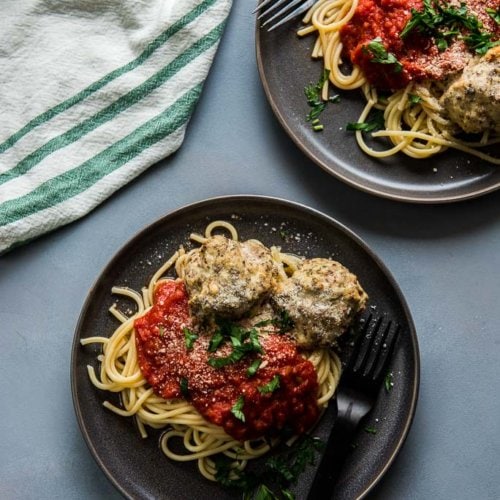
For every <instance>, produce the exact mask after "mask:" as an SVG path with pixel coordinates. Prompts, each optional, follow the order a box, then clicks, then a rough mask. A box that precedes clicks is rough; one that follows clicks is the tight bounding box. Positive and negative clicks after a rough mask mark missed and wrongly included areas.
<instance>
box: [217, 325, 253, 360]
mask: <svg viewBox="0 0 500 500" xmlns="http://www.w3.org/2000/svg"><path fill="white" fill-rule="evenodd" d="M220 334H221V335H222V340H225V339H226V338H228V340H230V342H231V344H232V346H233V350H232V351H231V353H230V354H229V355H228V356H220V357H211V358H208V364H209V365H210V366H212V367H213V368H223V367H224V366H227V365H231V364H233V363H236V362H237V361H239V360H240V359H242V358H243V357H244V356H246V355H248V354H252V353H256V352H257V353H260V354H262V352H263V350H262V346H261V344H260V341H259V335H258V332H257V330H256V329H255V328H252V329H250V330H248V329H246V328H243V327H241V326H239V325H235V324H233V323H226V324H225V325H224V327H223V328H221V330H220ZM212 339H213V337H212ZM222 340H221V341H220V342H218V341H217V342H218V343H217V342H215V343H214V344H217V346H218V345H220V343H221V342H222ZM208 350H209V351H210V345H209V349H208ZM214 350H215V349H214ZM211 352H213V351H211Z"/></svg>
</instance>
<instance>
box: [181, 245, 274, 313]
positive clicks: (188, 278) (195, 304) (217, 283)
mask: <svg viewBox="0 0 500 500" xmlns="http://www.w3.org/2000/svg"><path fill="white" fill-rule="evenodd" d="M183 279H184V281H185V284H186V289H187V292H188V294H189V306H190V308H191V312H192V313H193V315H194V316H195V317H196V318H197V319H198V320H203V319H207V318H213V317H215V316H220V317H223V318H230V319H236V318H239V317H241V316H242V315H243V314H245V313H246V312H247V311H249V310H250V309H251V308H252V307H253V306H255V305H257V304H259V303H261V302H262V301H263V300H264V299H266V298H267V297H268V296H269V294H270V292H271V290H272V289H273V288H274V286H275V284H276V280H277V269H276V265H275V262H274V260H273V258H272V256H271V251H270V249H268V248H267V247H265V246H264V245H263V244H262V243H260V242H258V241H256V240H248V241H245V242H243V243H240V242H238V241H234V240H231V239H228V238H225V237H224V236H214V237H213V238H210V239H208V240H207V241H206V242H205V243H203V245H202V246H201V247H200V248H197V249H196V250H193V251H192V252H191V253H190V254H188V255H187V258H186V262H185V266H184V272H183Z"/></svg>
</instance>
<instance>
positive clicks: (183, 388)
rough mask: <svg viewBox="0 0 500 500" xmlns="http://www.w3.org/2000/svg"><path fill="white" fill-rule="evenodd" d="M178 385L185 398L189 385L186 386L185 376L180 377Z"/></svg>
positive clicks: (187, 394) (187, 395)
mask: <svg viewBox="0 0 500 500" xmlns="http://www.w3.org/2000/svg"><path fill="white" fill-rule="evenodd" d="M179 387H180V390H181V394H182V395H183V396H184V397H185V398H186V399H187V398H188V397H189V387H188V379H187V378H186V377H182V378H181V379H180V380H179Z"/></svg>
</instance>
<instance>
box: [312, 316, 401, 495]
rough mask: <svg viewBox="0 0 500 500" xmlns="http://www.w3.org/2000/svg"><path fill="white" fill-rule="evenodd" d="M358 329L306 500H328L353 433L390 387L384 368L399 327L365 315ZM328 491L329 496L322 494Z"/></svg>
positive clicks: (348, 449)
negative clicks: (331, 425)
mask: <svg viewBox="0 0 500 500" xmlns="http://www.w3.org/2000/svg"><path fill="white" fill-rule="evenodd" d="M360 323H361V328H360V332H359V334H358V335H357V336H356V337H355V340H354V346H353V348H352V350H351V353H350V354H349V355H348V361H347V363H346V365H345V368H344V370H343V372H342V377H341V379H340V383H339V386H338V388H337V393H336V401H335V400H334V401H332V402H331V404H334V405H335V404H336V405H337V419H336V420H335V423H334V426H333V429H332V431H331V433H330V436H329V438H328V443H327V445H326V448H325V453H324V454H323V456H322V458H321V462H320V464H319V467H318V469H317V472H316V475H315V478H314V481H313V483H312V486H311V489H310V491H309V495H308V500H318V499H326V498H332V497H333V496H334V492H333V491H332V487H333V484H334V483H335V481H336V480H337V479H338V476H339V473H340V471H341V469H342V465H343V464H344V461H345V459H346V457H347V455H348V453H349V451H350V450H351V445H352V442H353V438H354V436H355V434H356V431H357V430H358V428H359V427H360V424H361V422H362V420H363V419H364V418H365V417H366V416H367V415H368V413H370V411H371V410H372V408H373V406H374V404H375V401H376V399H377V397H378V394H379V391H380V390H381V389H382V388H383V387H384V384H386V389H388V390H389V389H390V387H389V384H391V383H392V380H391V378H390V377H387V375H388V371H387V367H388V365H389V361H390V359H391V356H392V352H393V349H394V345H395V343H396V340H397V337H398V334H399V330H400V327H399V325H398V324H396V323H394V322H393V321H391V320H386V319H384V318H376V317H374V316H373V315H371V314H370V315H369V316H368V317H367V318H366V319H362V320H361V321H360ZM328 491H330V493H326V492H328Z"/></svg>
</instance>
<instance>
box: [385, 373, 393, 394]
mask: <svg viewBox="0 0 500 500" xmlns="http://www.w3.org/2000/svg"><path fill="white" fill-rule="evenodd" d="M384 387H385V390H386V391H387V392H390V390H391V389H392V388H393V387H394V380H393V376H392V372H388V373H387V375H386V376H385V378H384Z"/></svg>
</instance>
